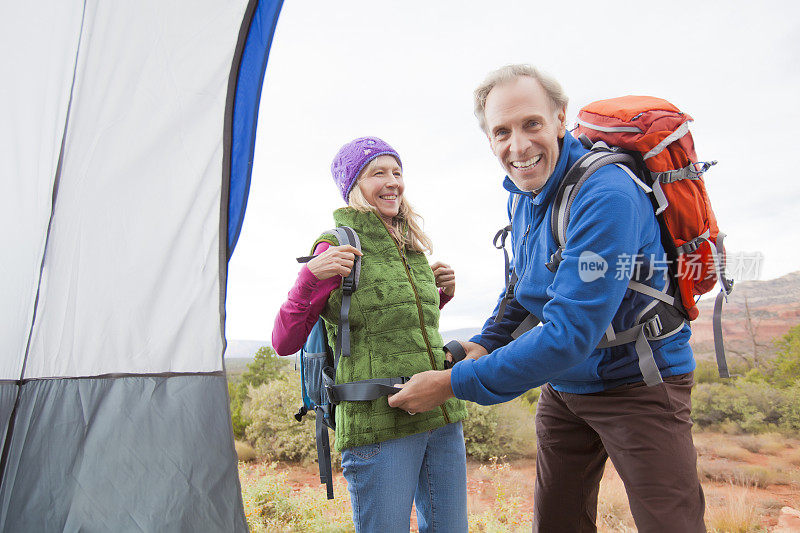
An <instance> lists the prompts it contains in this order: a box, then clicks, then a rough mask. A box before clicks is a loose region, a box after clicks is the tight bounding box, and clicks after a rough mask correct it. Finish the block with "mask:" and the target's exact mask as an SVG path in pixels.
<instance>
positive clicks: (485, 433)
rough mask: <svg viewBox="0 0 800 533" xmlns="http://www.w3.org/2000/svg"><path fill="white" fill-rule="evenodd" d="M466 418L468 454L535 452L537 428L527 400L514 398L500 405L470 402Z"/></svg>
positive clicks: (482, 457)
mask: <svg viewBox="0 0 800 533" xmlns="http://www.w3.org/2000/svg"><path fill="white" fill-rule="evenodd" d="M467 411H468V412H469V416H468V417H467V419H466V420H464V422H463V424H464V442H465V444H466V448H467V455H469V456H470V457H472V458H474V459H477V460H478V461H486V460H488V459H489V458H491V457H503V456H507V457H521V456H528V455H535V453H536V430H535V428H534V420H533V414H532V413H531V412H530V409H529V406H528V404H527V402H526V401H524V400H521V399H514V400H511V401H510V402H505V403H502V404H498V405H488V406H487V405H479V404H476V403H472V402H467Z"/></svg>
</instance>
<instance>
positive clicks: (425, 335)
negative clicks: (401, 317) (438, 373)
mask: <svg viewBox="0 0 800 533" xmlns="http://www.w3.org/2000/svg"><path fill="white" fill-rule="evenodd" d="M385 225H386V223H384V226H385ZM386 231H389V228H386ZM389 237H390V238H391V239H392V242H393V243H394V245H395V247H396V248H397V252H398V253H399V254H400V259H401V261H402V262H403V268H405V269H406V276H407V277H408V282H409V283H410V284H411V290H412V291H414V300H415V301H416V304H417V313H418V314H419V325H420V328H421V329H422V338H423V339H425V348H426V349H427V351H428V357H429V358H430V360H431V369H432V370H436V359H435V358H434V357H433V349H432V348H431V341H430V339H428V332H427V331H426V330H425V318H424V316H423V314H422V302H421V301H420V299H419V293H418V292H417V287H416V285H414V280H413V279H411V269H409V268H408V262H407V260H406V254H405V253H404V252H403V250H402V249H401V248H400V243H398V242H397V240H396V239H395V238H394V237H393V236H392V234H391V233H389ZM439 407H441V409H442V414H443V415H444V421H445V422H447V423H448V424H449V423H450V416H448V414H447V409H446V408H445V406H444V404H442V405H440V406H439Z"/></svg>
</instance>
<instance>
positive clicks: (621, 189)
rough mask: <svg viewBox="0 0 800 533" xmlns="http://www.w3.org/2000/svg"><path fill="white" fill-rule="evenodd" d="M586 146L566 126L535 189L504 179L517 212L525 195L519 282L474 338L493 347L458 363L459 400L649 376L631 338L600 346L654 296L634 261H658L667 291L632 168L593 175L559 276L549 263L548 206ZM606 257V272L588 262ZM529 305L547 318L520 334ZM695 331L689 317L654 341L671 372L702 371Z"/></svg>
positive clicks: (653, 281)
mask: <svg viewBox="0 0 800 533" xmlns="http://www.w3.org/2000/svg"><path fill="white" fill-rule="evenodd" d="M586 151H587V150H586V149H585V148H584V147H583V146H582V145H581V143H580V142H579V141H577V140H576V139H575V138H574V137H573V136H572V135H570V134H569V133H567V134H566V136H565V137H564V140H563V142H562V146H561V153H560V155H559V159H558V162H557V164H556V167H555V169H554V170H553V174H552V175H551V176H550V178H549V179H548V180H547V183H546V184H545V186H544V188H543V189H542V190H541V191H540V192H539V194H537V195H533V194H532V193H529V192H522V191H520V190H519V189H517V187H516V186H515V185H514V184H513V182H512V181H511V180H510V179H509V178H508V177H506V178H505V180H504V182H503V186H504V187H505V188H506V189H507V190H508V191H509V192H510V193H511V194H510V195H509V203H508V205H509V216H510V215H511V205H512V202H513V197H514V195H515V194H520V195H521V198H520V200H519V203H518V205H517V208H516V211H515V213H514V220H513V221H512V241H513V251H514V260H513V266H514V268H515V269H516V272H517V275H518V276H519V278H520V279H519V281H518V282H517V285H516V288H515V294H514V299H513V300H511V301H510V302H509V304H508V306H507V307H506V311H505V313H504V316H503V318H502V320H501V321H500V322H499V323H495V321H494V319H493V318H489V319H488V320H487V321H486V323H485V324H484V326H483V330H482V331H481V333H480V334H479V335H477V336H475V337H473V338H472V339H471V341H473V342H477V343H478V344H480V345H482V346H483V347H484V348H486V349H487V350H488V351H489V354H488V355H486V356H484V357H481V358H480V359H478V360H472V359H467V360H465V361H462V362H460V363H458V364H456V365H455V366H454V367H453V370H452V375H451V384H452V387H453V392H454V393H455V395H456V396H457V397H458V398H462V399H465V400H470V401H474V402H477V403H480V404H484V405H487V404H493V403H499V402H505V401H508V400H510V399H512V398H514V397H516V396H518V395H520V394H522V393H523V392H525V391H527V390H529V389H531V388H534V387H538V386H539V385H542V384H544V383H547V382H549V383H550V384H551V385H552V386H553V387H554V388H555V389H556V390H559V391H563V392H571V393H578V394H585V393H592V392H598V391H602V390H606V389H609V388H613V387H616V386H619V385H622V384H625V383H632V382H636V381H641V380H642V379H643V378H642V374H641V372H640V370H639V365H638V356H637V355H636V351H635V348H634V346H633V344H626V345H622V346H615V347H611V348H602V349H598V348H596V346H597V344H598V343H599V342H600V340H601V339H602V337H603V334H604V332H605V331H606V329H607V328H608V325H609V324H610V323H611V324H613V326H614V329H615V331H623V330H625V329H628V328H630V327H633V326H634V325H635V323H636V318H637V315H638V314H639V312H641V310H642V309H643V308H644V307H645V306H646V305H647V304H648V303H650V302H652V299H651V298H650V297H648V296H645V295H642V294H640V293H638V292H634V291H631V290H629V289H628V282H629V280H630V277H631V268H630V267H631V265H632V264H637V263H638V264H640V265H645V266H648V265H649V266H653V267H655V268H656V273H657V275H654V276H652V277H651V278H650V279H649V280H648V281H647V283H648V284H649V285H651V286H653V287H655V288H658V289H661V288H663V287H664V283H665V271H664V270H663V265H664V257H665V256H664V249H663V246H662V245H661V241H660V233H659V231H660V230H659V227H658V223H657V221H656V219H655V216H654V215H653V208H652V206H651V203H650V200H649V199H648V198H647V195H646V194H645V193H644V191H642V190H641V188H640V187H639V186H638V185H637V184H636V183H635V182H634V181H633V180H632V179H631V177H630V176H629V175H628V174H627V173H625V172H624V171H623V170H622V169H620V168H619V167H616V166H614V165H608V166H605V167H602V168H601V169H600V170H598V171H597V172H595V173H594V174H593V175H592V176H591V177H590V178H589V179H588V180H587V181H586V183H585V184H584V185H583V187H582V189H581V191H580V192H579V194H578V195H577V197H576V198H575V201H574V203H573V204H572V208H571V215H570V220H569V225H568V227H567V234H566V245H565V248H564V251H563V253H562V257H563V261H562V262H561V264H560V265H559V267H558V269H557V271H556V272H555V273H553V272H550V271H549V270H548V269H547V268H546V267H545V263H547V262H548V261H549V260H550V256H551V254H552V253H553V252H554V251H555V250H556V249H557V245H556V243H555V241H554V239H553V237H552V234H551V230H550V212H551V210H552V204H553V201H554V199H555V194H556V191H557V189H558V185H559V183H560V182H561V180H562V179H563V178H564V175H565V174H566V172H567V171H568V170H569V168H570V167H571V166H572V165H573V163H575V161H577V160H578V159H579V158H580V157H581V156H582V155H583V154H585V153H586ZM597 256H599V258H598V257H597ZM600 258H602V260H601V259H600ZM603 261H605V263H606V265H607V268H606V270H605V271H604V272H603V271H602V270H590V269H589V268H587V265H588V266H591V265H590V264H593V265H595V266H597V265H600V266H602V262H603ZM659 265H660V266H661V270H660V271H659V270H658V269H659ZM581 267H583V269H584V270H583V271H581V270H580V269H581ZM501 296H502V295H501ZM498 306H499V300H498ZM529 312H530V313H533V314H534V315H535V316H537V317H539V318H540V319H541V321H542V325H541V326H540V327H536V328H534V329H532V330H530V331H528V332H526V333H524V334H523V335H521V336H520V337H519V338H517V339H516V340H514V339H512V337H511V332H512V331H514V329H516V327H517V325H519V323H520V322H521V321H522V320H523V319H524V318H525V316H527V314H528V313H529ZM496 313H497V307H495V310H494V313H493V316H494V314H496ZM690 335H691V330H690V328H689V325H688V323H686V324H685V325H684V326H683V328H682V329H681V331H680V332H679V333H677V334H675V335H673V336H671V337H668V338H667V339H664V340H661V341H651V343H650V344H651V347H652V348H653V354H654V357H655V360H656V363H657V365H658V367H659V369H660V371H661V375H662V376H663V377H667V376H672V375H677V374H683V373H686V372H690V371H692V370H694V358H693V355H692V350H691V348H690V347H689V345H688V341H689V337H690Z"/></svg>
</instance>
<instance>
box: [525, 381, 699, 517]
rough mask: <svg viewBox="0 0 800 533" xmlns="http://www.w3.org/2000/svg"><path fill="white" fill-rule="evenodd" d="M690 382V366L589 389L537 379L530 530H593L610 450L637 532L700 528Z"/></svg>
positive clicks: (691, 382)
mask: <svg viewBox="0 0 800 533" xmlns="http://www.w3.org/2000/svg"><path fill="white" fill-rule="evenodd" d="M692 384H693V379H692V374H684V375H682V376H674V377H671V378H667V379H665V382H664V383H662V384H659V385H656V386H653V387H647V386H646V385H645V384H644V383H634V384H631V385H625V386H622V387H619V388H616V389H612V390H608V391H603V392H599V393H595V394H569V393H563V392H557V391H555V390H553V388H552V387H551V386H550V385H545V386H544V387H542V394H541V397H540V398H539V406H538V409H537V411H536V436H537V438H538V441H539V442H538V449H537V454H536V489H535V502H534V515H533V531H534V532H542V533H571V532H576V533H578V532H580V533H584V532H595V531H597V527H596V525H595V520H596V518H597V494H598V491H599V489H600V478H601V477H603V468H604V466H605V462H606V459H607V458H609V457H610V458H611V462H612V463H613V464H614V466H615V467H616V469H617V472H619V475H620V478H622V481H623V483H624V484H625V490H626V492H627V494H628V500H629V502H630V506H631V513H632V514H633V519H634V521H635V522H636V527H637V528H638V530H639V532H641V533H655V532H670V533H672V532H675V533H695V532H704V531H705V530H706V529H705V525H704V523H703V513H704V509H705V499H704V497H703V489H702V488H701V486H700V482H699V480H698V478H697V452H696V451H695V448H694V443H693V442H692V434H691V427H692V421H691V419H690V411H691V390H692Z"/></svg>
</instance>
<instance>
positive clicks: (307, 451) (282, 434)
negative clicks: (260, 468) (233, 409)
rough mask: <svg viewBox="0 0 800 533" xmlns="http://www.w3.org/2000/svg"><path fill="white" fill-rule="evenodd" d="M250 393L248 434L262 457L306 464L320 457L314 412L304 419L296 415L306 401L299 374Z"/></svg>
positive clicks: (268, 383) (265, 384) (266, 384)
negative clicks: (316, 442) (302, 394)
mask: <svg viewBox="0 0 800 533" xmlns="http://www.w3.org/2000/svg"><path fill="white" fill-rule="evenodd" d="M248 395H249V399H248V400H246V401H245V403H244V407H243V413H244V415H245V416H246V417H247V418H248V419H249V420H251V422H250V424H249V425H248V426H247V428H246V430H245V434H246V435H247V439H248V440H249V441H250V442H252V443H253V444H254V446H255V449H256V453H257V454H258V456H259V458H261V459H266V460H269V461H294V462H304V463H308V462H311V461H313V460H314V459H316V457H317V448H316V444H315V441H314V422H313V418H314V416H313V414H311V413H309V416H306V417H305V418H306V419H304V421H303V422H298V421H297V420H295V418H294V414H295V413H296V412H297V408H298V407H299V406H300V405H301V404H302V403H303V400H302V397H301V395H300V380H299V377H298V376H296V375H293V376H291V377H289V378H287V379H276V380H273V381H269V382H267V383H264V384H263V385H259V386H258V387H251V388H250V389H249V393H248Z"/></svg>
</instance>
